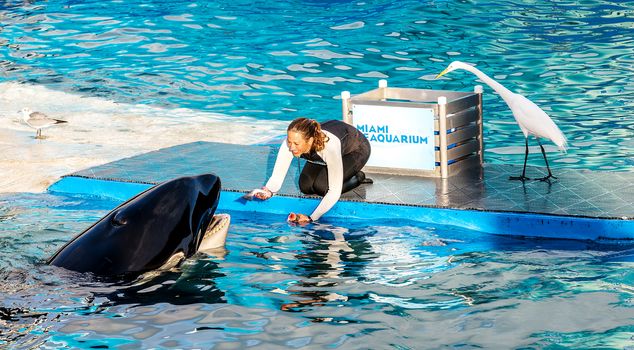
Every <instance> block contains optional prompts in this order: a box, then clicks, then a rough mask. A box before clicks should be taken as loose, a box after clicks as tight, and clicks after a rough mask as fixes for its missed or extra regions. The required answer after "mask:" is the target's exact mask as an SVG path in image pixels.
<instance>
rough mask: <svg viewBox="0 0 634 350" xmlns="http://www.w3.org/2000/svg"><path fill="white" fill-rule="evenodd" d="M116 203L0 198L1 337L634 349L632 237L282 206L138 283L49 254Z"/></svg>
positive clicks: (140, 344)
mask: <svg viewBox="0 0 634 350" xmlns="http://www.w3.org/2000/svg"><path fill="white" fill-rule="evenodd" d="M14 203H20V204H21V205H22V206H16V205H14ZM116 204H118V202H116V201H111V200H107V199H103V198H102V199H99V198H95V197H81V196H61V195H52V194H39V195H30V194H16V195H10V196H9V195H4V196H2V197H1V198H0V210H1V211H0V222H2V225H0V242H2V247H3V249H2V250H1V251H0V261H2V269H1V270H0V278H2V280H3V283H2V284H1V287H0V300H1V304H0V312H2V314H1V315H2V323H1V324H0V330H1V332H0V334H2V338H1V339H0V345H3V346H6V345H8V346H9V347H10V348H15V349H20V348H24V349H26V348H35V347H37V348H45V349H47V348H55V349H59V348H91V347H92V348H117V349H138V348H144V349H146V348H182V349H192V348H202V349H208V348H212V347H214V348H216V347H217V348H249V347H254V348H265V349H271V348H311V349H314V348H325V349H332V348H343V349H349V348H376V349H383V348H397V349H419V348H421V347H423V348H441V347H461V348H528V349H531V348H532V349H534V348H605V349H608V348H614V349H626V348H631V347H632V346H634V339H633V338H632V337H633V335H634V323H633V322H632V315H634V313H633V311H632V300H633V299H632V296H633V290H632V285H633V284H634V273H633V272H632V271H633V270H632V263H633V262H634V249H633V248H632V246H631V245H630V246H628V245H619V244H614V245H606V244H597V243H591V242H580V241H554V240H524V239H519V238H510V237H503V236H493V235H485V234H481V233H478V232H476V231H468V230H464V229H459V228H455V227H450V226H438V225H424V224H421V223H416V222H407V221H403V220H399V221H389V220H374V221H372V220H369V221H350V220H346V221H345V222H337V221H332V222H330V223H329V224H327V225H326V224H319V225H313V226H309V227H294V226H289V225H288V224H286V223H285V222H284V218H283V217H280V216H277V215H261V214H252V213H244V212H230V214H231V215H232V225H231V230H230V235H229V237H228V240H227V245H226V250H225V251H222V252H218V253H217V254H215V255H206V254H198V255H195V256H193V257H192V258H190V259H188V260H187V261H186V262H185V263H184V264H183V265H182V266H181V267H180V268H178V269H175V270H171V271H169V272H164V273H162V274H160V275H156V276H154V277H153V278H152V279H149V280H146V281H144V282H142V283H139V284H136V285H131V284H130V283H128V282H126V283H113V282H104V281H99V280H97V279H94V278H91V277H90V276H88V275H85V274H84V275H78V274H74V273H71V272H69V271H65V270H63V269H59V268H54V267H50V266H46V265H45V264H44V263H43V262H44V261H45V260H46V258H47V257H49V256H50V255H51V254H52V253H54V252H55V250H56V249H57V248H58V247H59V246H61V245H62V244H63V243H64V242H66V241H67V240H68V239H70V238H71V237H72V236H74V235H75V234H76V233H77V232H80V231H81V230H83V229H84V228H85V227H87V226H88V225H89V224H90V223H91V222H92V221H94V220H97V219H98V218H99V217H101V216H102V215H104V214H105V213H106V212H107V211H108V210H110V209H111V208H112V207H113V206H115V205H116ZM9 208H10V209H9ZM16 252H19V254H16Z"/></svg>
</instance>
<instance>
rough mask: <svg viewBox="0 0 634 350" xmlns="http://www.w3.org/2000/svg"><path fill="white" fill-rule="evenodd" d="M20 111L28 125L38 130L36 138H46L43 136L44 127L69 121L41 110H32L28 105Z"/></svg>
mask: <svg viewBox="0 0 634 350" xmlns="http://www.w3.org/2000/svg"><path fill="white" fill-rule="evenodd" d="M18 113H21V114H22V120H23V121H24V122H25V123H26V125H28V126H30V127H32V128H33V129H35V130H36V132H35V138H36V139H43V138H44V137H42V129H44V128H48V127H49V126H53V125H56V124H63V123H67V121H65V120H60V119H53V118H50V117H49V116H47V115H46V114H44V113H41V112H32V111H31V109H30V108H28V107H25V108H22V109H21V110H20V111H19V112H18Z"/></svg>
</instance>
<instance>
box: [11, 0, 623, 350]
mask: <svg viewBox="0 0 634 350" xmlns="http://www.w3.org/2000/svg"><path fill="white" fill-rule="evenodd" d="M633 13H634V8H633V7H632V4H631V3H629V2H624V1H586V2H575V1H565V0H561V1H530V2H526V1H505V2H492V1H481V2H473V1H439V0H429V1H409V0H405V1H397V2H394V1H357V2H347V1H315V0H306V1H269V2H246V1H242V0H237V1H213V2H203V1H200V2H196V1H178V0H176V1H145V0H132V1H81V2H79V1H55V0H52V1H46V2H37V1H35V2H25V1H5V2H3V3H2V4H0V83H8V82H21V83H28V84H33V86H46V87H47V88H49V89H53V90H57V91H62V92H65V93H68V94H79V95H83V96H90V97H97V98H100V99H103V100H106V101H114V102H117V103H129V104H133V105H151V106H155V107H157V108H164V109H166V110H171V109H173V108H190V109H191V110H200V111H208V112H213V113H216V114H219V115H221V116H222V119H223V120H224V121H228V122H230V121H232V120H235V119H237V118H239V117H252V118H255V119H257V120H271V121H273V120H282V121H289V120H291V119H293V118H295V117H298V116H309V117H314V118H316V119H318V120H326V119H332V118H339V117H340V114H339V113H340V101H339V100H338V96H339V94H340V92H341V91H342V90H349V91H351V92H352V93H353V94H355V93H360V92H363V91H367V90H370V89H373V88H374V87H375V86H376V84H377V80H379V79H388V81H389V84H390V85H391V86H398V87H415V88H427V89H452V90H471V89H472V88H473V85H474V84H477V82H476V81H475V80H474V78H473V76H471V75H470V74H469V73H466V72H454V73H451V74H450V75H448V76H447V78H446V79H442V80H440V81H435V80H433V77H434V76H435V75H436V74H437V73H438V72H440V71H441V70H442V69H444V68H445V67H446V66H447V64H448V63H449V62H451V61H452V60H456V59H459V60H462V61H467V62H470V63H474V64H476V65H477V66H478V67H479V68H480V69H482V70H483V71H485V72H487V73H489V75H491V76H492V77H493V78H494V79H496V80H498V81H499V82H501V83H502V84H504V85H505V86H507V87H508V88H510V89H511V90H514V91H517V92H520V93H523V94H525V95H527V96H528V97H529V98H530V99H532V100H533V101H535V102H536V103H537V104H538V105H540V106H542V107H543V108H544V109H545V110H546V111H548V112H549V114H550V115H551V116H552V117H553V119H554V120H555V121H556V122H557V124H558V125H559V126H560V128H561V129H562V131H563V132H564V133H565V134H566V135H567V136H568V138H569V142H570V146H571V147H570V150H569V152H568V154H557V153H555V152H553V153H551V155H550V156H549V157H550V158H549V159H551V162H552V163H551V165H554V167H574V168H580V169H591V170H611V171H631V167H632V165H633V164H634V160H633V158H632V154H634V141H633V138H632V136H633V135H632V134H633V132H634V131H633V130H634V119H632V118H631V115H632V114H633V112H634V102H633V101H634V80H633V79H631V77H632V68H631V67H633V66H634V64H633V63H634V55H633V54H632V52H634V51H633V50H632V47H633V44H634V42H633V39H632V38H633V37H634V35H633V34H634V33H633V30H632V28H634V25H633V24H634V22H633V20H632V18H633V16H632V15H633ZM37 91H40V90H37ZM485 93H486V94H485V142H486V152H485V159H486V161H487V162H493V163H513V164H521V161H522V159H523V140H521V136H520V135H521V133H520V131H519V129H518V127H517V126H516V125H515V124H514V122H513V118H512V116H511V114H510V113H509V111H508V108H507V107H506V105H505V104H504V103H503V102H502V101H501V100H500V99H499V98H498V97H497V96H496V95H494V94H493V92H492V91H491V90H490V89H489V88H487V87H485ZM1 97H2V96H0V98H1ZM113 115H116V113H114V112H113ZM2 117H3V118H4V117H5V116H4V115H3V116H2ZM168 117H169V116H168ZM168 117H166V118H168ZM107 125H108V124H106V126H105V127H107ZM118 125H120V124H118ZM169 126H170V124H167V126H166V128H168V127H169ZM122 129H124V128H122ZM239 141H243V140H239ZM245 142H247V141H245ZM529 163H531V164H533V165H538V166H541V165H542V162H541V158H540V157H539V156H535V157H531V159H530V160H529ZM116 204H117V202H116V201H112V200H108V199H103V198H93V197H81V196H78V197H74V196H63V195H54V194H49V193H39V194H28V193H17V194H0V247H2V248H1V249H0V280H1V281H2V283H1V284H0V347H5V346H7V347H9V348H16V349H18V348H25V349H26V348H34V347H39V348H45V349H47V348H54V349H58V348H90V347H94V348H106V347H108V348H122V349H124V348H131V349H137V348H187V349H190V348H211V347H215V348H248V347H254V348H266V349H271V348H329V349H332V348H346V349H348V348H376V349H379V348H396V349H409V348H411V349H416V348H442V347H452V348H453V347H455V348H522V349H529V348H547V349H559V348H606V349H607V348H610V349H612V348H614V349H631V348H634V339H633V337H634V318H633V317H634V316H633V315H634V310H633V306H632V305H633V295H634V274H633V273H632V261H634V250H633V248H632V246H631V245H621V244H613V245H609V244H605V243H603V244H598V243H591V242H576V241H550V240H522V239H518V238H508V237H499V236H491V235H483V234H480V233H478V232H475V231H468V230H464V229H458V228H456V227H451V226H438V225H431V224H430V225H425V224H421V223H417V222H407V221H387V220H381V221H379V220H376V221H371V220H370V221H346V222H337V221H331V222H330V223H329V225H324V226H317V227H315V226H311V227H307V228H301V227H292V226H288V225H287V224H286V223H285V222H284V217H281V216H276V215H271V216H264V215H252V214H246V213H240V212H232V213H231V214H232V217H233V220H232V226H231V231H230V236H229V238H228V241H227V249H226V252H225V254H222V255H219V256H207V255H197V256H195V257H193V258H192V259H189V260H188V261H187V262H186V263H185V264H184V265H183V266H182V267H181V268H180V269H179V270H176V271H171V272H168V273H165V274H162V275H159V276H156V277H155V278H154V279H152V280H150V281H147V282H145V284H142V285H140V286H130V285H121V284H112V283H106V282H103V281H97V280H94V279H91V278H90V277H89V276H85V275H75V274H72V273H69V272H67V271H62V270H59V269H55V268H51V267H48V266H45V265H44V264H43V262H44V261H45V260H46V258H47V257H48V256H50V255H51V254H52V253H53V252H54V251H55V250H56V249H57V248H58V247H59V246H60V245H61V244H63V243H64V242H66V241H67V240H68V239H69V238H71V237H73V236H74V235H75V234H77V233H78V232H81V231H82V230H83V229H84V228H86V227H87V226H88V225H89V224H90V223H91V222H93V221H95V220H97V219H98V218H99V217H101V216H102V215H103V214H105V213H106V212H107V211H108V210H110V209H111V208H113V207H114V206H116Z"/></svg>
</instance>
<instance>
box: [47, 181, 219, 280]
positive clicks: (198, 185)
mask: <svg viewBox="0 0 634 350" xmlns="http://www.w3.org/2000/svg"><path fill="white" fill-rule="evenodd" d="M220 190H221V184H220V178H218V177H217V176H216V175H214V174H203V175H198V176H187V177H180V178H177V179H173V180H169V181H166V182H164V183H161V184H158V185H156V186H154V187H151V188H149V189H147V190H146V191H144V192H142V193H140V194H138V195H136V196H135V197H133V198H131V199H129V200H128V201H126V202H124V203H123V204H121V205H119V206H118V207H116V208H115V209H113V210H112V211H110V212H109V213H108V214H106V215H105V216H104V217H102V218H101V219H100V220H98V221H97V222H95V223H94V224H93V225H92V226H90V227H89V228H87V229H86V230H84V231H83V232H81V233H80V234H78V235H77V236H75V237H74V238H73V239H72V240H70V241H69V242H68V243H66V244H65V245H64V246H62V247H61V248H60V249H59V250H58V251H57V252H56V253H55V254H54V255H53V256H52V257H51V258H50V259H49V260H48V261H47V263H48V264H49V265H54V266H58V267H63V268H65V269H68V270H73V271H77V272H91V273H93V274H95V275H100V276H130V275H140V274H142V273H145V272H148V271H151V270H156V269H161V268H164V267H166V266H167V267H170V266H173V265H175V264H177V263H178V262H179V261H182V259H183V258H188V257H190V256H191V255H193V254H194V253H196V252H197V251H198V249H199V248H200V247H201V243H202V242H203V240H204V239H206V238H208V237H207V236H211V235H214V237H213V239H211V238H210V239H209V240H208V241H209V242H212V243H211V244H210V243H206V244H204V245H203V246H204V248H206V249H210V248H213V247H214V246H220V245H224V238H225V237H226V232H227V229H228V220H227V219H226V217H225V218H224V219H222V217H221V216H216V220H214V213H215V211H216V208H217V207H218V201H219V198H220ZM219 217H220V220H219V219H218V218H219ZM227 217H228V216H227ZM212 220H213V223H214V225H216V226H220V228H218V227H211V226H210V223H211V222H212ZM222 225H224V226H222ZM206 232H210V233H209V234H207V235H206ZM223 234H224V236H222V235H223ZM218 236H220V238H218Z"/></svg>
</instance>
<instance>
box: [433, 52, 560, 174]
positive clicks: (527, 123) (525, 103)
mask: <svg viewBox="0 0 634 350" xmlns="http://www.w3.org/2000/svg"><path fill="white" fill-rule="evenodd" d="M456 69H464V70H466V71H469V72H471V73H473V74H475V75H476V76H477V77H478V78H480V80H482V81H483V82H484V83H486V84H487V85H489V86H490V87H491V88H492V89H493V90H495V92H497V93H498V94H499V95H500V96H501V97H502V99H503V100H504V102H506V104H507V105H508V106H509V108H510V109H511V112H513V117H515V121H517V124H518V125H519V126H520V129H522V132H523V133H524V139H525V141H526V152H525V154H524V170H522V175H521V176H511V177H510V179H511V180H521V181H524V180H529V178H527V177H526V161H527V160H528V135H533V136H535V138H536V139H537V143H538V144H539V147H540V148H541V150H542V155H543V156H544V161H545V162H546V168H547V169H548V176H545V177H543V178H541V179H539V180H541V181H549V180H550V178H554V179H556V177H554V176H553V174H552V173H551V171H550V166H549V165H548V159H547V158H546V152H545V151H544V147H543V146H542V143H541V142H540V140H539V139H540V138H541V137H543V138H547V139H549V140H551V141H552V142H554V143H555V145H557V147H558V148H559V150H560V151H564V152H565V151H566V148H567V145H568V143H567V141H566V137H565V136H564V134H563V133H562V132H561V130H559V128H558V127H557V125H555V122H553V120H552V119H550V117H549V116H548V114H546V112H544V111H543V110H542V109H541V108H539V107H538V106H537V105H536V104H535V103H533V101H531V100H529V99H527V98H526V97H524V96H522V95H520V94H516V93H514V92H511V91H510V90H509V89H507V88H505V87H504V86H502V84H500V83H498V82H497V81H495V80H493V79H491V78H490V77H489V76H487V75H486V74H484V73H482V72H481V71H480V70H478V69H477V68H475V67H473V66H471V65H469V64H466V63H463V62H460V61H454V62H452V63H451V64H450V65H449V66H447V68H445V70H443V71H442V72H441V73H440V74H438V75H437V76H436V78H435V79H438V78H440V77H441V76H442V75H444V74H446V73H449V72H451V71H454V70H456Z"/></svg>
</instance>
